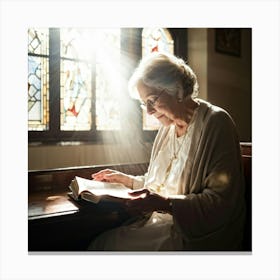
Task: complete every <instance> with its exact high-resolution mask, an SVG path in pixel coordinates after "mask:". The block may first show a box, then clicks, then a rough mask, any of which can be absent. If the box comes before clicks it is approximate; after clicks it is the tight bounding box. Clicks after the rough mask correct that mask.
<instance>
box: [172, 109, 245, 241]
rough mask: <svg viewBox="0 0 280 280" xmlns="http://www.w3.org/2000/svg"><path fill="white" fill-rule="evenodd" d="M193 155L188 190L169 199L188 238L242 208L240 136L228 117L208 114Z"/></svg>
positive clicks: (218, 224) (204, 232) (216, 225)
mask: <svg viewBox="0 0 280 280" xmlns="http://www.w3.org/2000/svg"><path fill="white" fill-rule="evenodd" d="M204 125H205V127H204V128H203V129H202V130H201V137H200V139H199V141H198V143H197V145H198V147H197V151H196V153H195V155H194V158H193V159H192V160H193V162H192V165H191V167H189V168H191V172H190V175H189V176H190V177H191V178H190V179H189V180H188V182H189V184H190V185H189V186H188V187H187V189H188V190H189V192H188V193H185V194H184V197H183V199H176V198H174V199H172V200H173V201H172V205H173V219H174V223H175V224H176V226H177V227H179V230H180V231H181V232H182V234H183V236H184V237H185V238H186V239H187V240H192V239H199V238H203V237H204V236H207V235H211V234H212V233H215V232H217V231H219V230H221V229H222V228H224V227H225V226H226V225H228V224H230V223H231V222H232V221H233V220H234V219H236V217H237V216H238V215H239V213H240V212H241V211H242V210H241V208H242V206H241V205H242V196H243V191H244V190H243V188H244V186H243V175H242V167H241V156H240V147H239V140H238V136H237V134H236V130H235V125H234V123H233V121H232V119H231V117H230V116H229V115H228V114H227V113H226V112H225V111H223V110H219V111H216V112H214V113H212V114H211V116H210V117H209V119H208V120H207V121H206V123H205V124H204Z"/></svg>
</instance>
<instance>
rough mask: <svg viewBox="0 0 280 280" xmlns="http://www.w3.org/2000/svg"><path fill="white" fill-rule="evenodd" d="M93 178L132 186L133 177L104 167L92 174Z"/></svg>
mask: <svg viewBox="0 0 280 280" xmlns="http://www.w3.org/2000/svg"><path fill="white" fill-rule="evenodd" d="M91 177H92V179H93V180H96V181H102V182H109V183H121V184H124V185H125V186H127V187H129V188H132V185H133V178H132V176H129V175H127V174H124V173H122V172H120V171H117V170H112V169H104V170H101V171H99V172H97V173H93V174H91Z"/></svg>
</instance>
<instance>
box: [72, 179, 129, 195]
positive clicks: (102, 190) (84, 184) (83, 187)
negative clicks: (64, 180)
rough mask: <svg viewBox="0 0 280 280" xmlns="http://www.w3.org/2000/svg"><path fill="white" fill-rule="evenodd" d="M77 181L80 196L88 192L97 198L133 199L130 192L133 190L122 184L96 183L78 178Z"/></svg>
mask: <svg viewBox="0 0 280 280" xmlns="http://www.w3.org/2000/svg"><path fill="white" fill-rule="evenodd" d="M75 179H76V182H77V184H78V186H79V194H80V193H81V192H84V191H88V192H91V193H92V194H94V195H96V196H101V195H109V196H113V197H120V198H132V197H131V196H130V195H129V192H130V191H132V190H131V189H129V188H127V187H125V186H124V185H122V184H117V183H106V182H100V181H94V180H89V179H85V178H81V177H78V176H76V177H75Z"/></svg>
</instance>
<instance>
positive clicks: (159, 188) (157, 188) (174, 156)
mask: <svg viewBox="0 0 280 280" xmlns="http://www.w3.org/2000/svg"><path fill="white" fill-rule="evenodd" d="M187 132H188V129H187V130H186V132H185V133H184V137H183V140H182V142H181V144H180V145H179V147H178V149H177V151H176V137H177V133H176V126H175V128H174V137H173V145H172V147H173V149H172V150H173V153H172V155H171V158H170V161H169V164H168V166H167V168H166V171H165V176H164V179H163V182H162V183H161V184H159V185H156V186H152V187H151V189H152V190H153V191H155V192H157V193H159V192H160V191H162V190H163V189H164V188H165V183H166V181H167V179H168V177H169V175H170V171H171V168H172V165H173V162H174V161H175V160H176V159H177V158H178V155H179V152H180V150H181V148H182V146H183V144H184V142H185V139H186V136H187Z"/></svg>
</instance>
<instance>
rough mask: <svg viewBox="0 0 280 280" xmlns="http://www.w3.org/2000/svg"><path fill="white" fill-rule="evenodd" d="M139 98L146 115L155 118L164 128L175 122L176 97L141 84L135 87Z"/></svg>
mask: <svg viewBox="0 0 280 280" xmlns="http://www.w3.org/2000/svg"><path fill="white" fill-rule="evenodd" d="M137 89H138V92H139V95H140V98H141V100H142V102H143V103H144V104H145V105H146V107H147V113H148V114H150V115H153V116H154V117H155V118H157V119H158V120H159V121H160V122H161V123H162V124H163V125H164V126H168V125H170V124H172V123H174V122H175V120H176V118H177V117H176V112H177V111H178V109H179V108H178V101H177V98H176V97H173V96H171V95H169V94H167V93H166V92H164V91H160V90H154V89H152V88H150V87H147V86H146V85H144V84H143V83H142V82H140V83H139V84H138V86H137Z"/></svg>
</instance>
